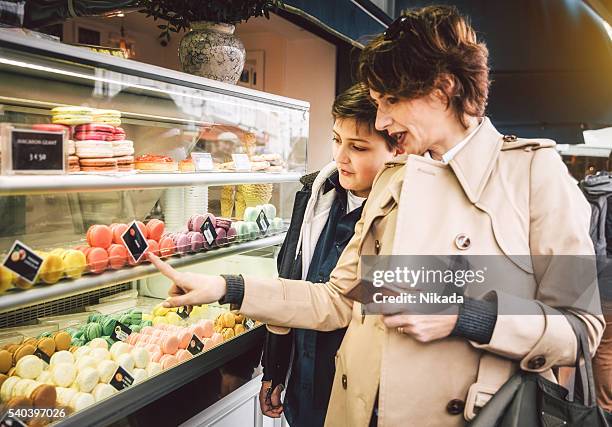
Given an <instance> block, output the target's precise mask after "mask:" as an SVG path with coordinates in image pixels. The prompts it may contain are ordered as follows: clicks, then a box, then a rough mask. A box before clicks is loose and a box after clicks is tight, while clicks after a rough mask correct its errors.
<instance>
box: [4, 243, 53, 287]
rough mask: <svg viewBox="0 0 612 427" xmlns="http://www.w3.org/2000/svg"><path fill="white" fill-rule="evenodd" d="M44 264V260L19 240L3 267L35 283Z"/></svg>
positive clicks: (5, 259)
mask: <svg viewBox="0 0 612 427" xmlns="http://www.w3.org/2000/svg"><path fill="white" fill-rule="evenodd" d="M42 263H43V259H42V258H41V257H39V256H38V255H36V253H34V251H33V250H32V249H30V248H28V247H27V246H26V245H24V244H23V243H21V242H20V241H19V240H15V243H13V247H12V248H11V250H10V251H9V253H8V255H7V256H6V258H4V262H3V263H2V265H3V266H5V267H6V268H8V269H9V270H11V271H12V272H13V273H15V274H17V275H18V276H19V277H21V278H22V279H24V280H25V281H27V282H28V283H34V281H35V280H36V276H37V275H38V272H39V271H40V267H41V266H42Z"/></svg>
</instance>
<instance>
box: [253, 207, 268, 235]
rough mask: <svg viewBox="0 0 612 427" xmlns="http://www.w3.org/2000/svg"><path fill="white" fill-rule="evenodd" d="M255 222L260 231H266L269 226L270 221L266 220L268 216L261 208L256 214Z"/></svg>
mask: <svg viewBox="0 0 612 427" xmlns="http://www.w3.org/2000/svg"><path fill="white" fill-rule="evenodd" d="M255 222H257V226H258V227H259V230H260V231H261V232H262V233H265V232H266V231H268V228H270V221H268V217H267V216H266V213H265V212H264V211H263V209H262V210H261V212H259V215H258V216H257V220H256V221H255Z"/></svg>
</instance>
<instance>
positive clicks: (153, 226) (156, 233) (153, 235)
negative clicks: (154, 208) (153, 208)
mask: <svg viewBox="0 0 612 427" xmlns="http://www.w3.org/2000/svg"><path fill="white" fill-rule="evenodd" d="M164 228H165V227H164V222H163V221H160V220H159V219H155V218H154V219H151V220H149V221H148V222H147V224H146V229H147V233H148V236H149V239H153V240H155V241H157V242H159V239H161V236H162V234H164Z"/></svg>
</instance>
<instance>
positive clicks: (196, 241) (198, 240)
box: [187, 231, 204, 252]
mask: <svg viewBox="0 0 612 427" xmlns="http://www.w3.org/2000/svg"><path fill="white" fill-rule="evenodd" d="M187 237H189V239H190V240H191V247H190V250H191V252H198V251H201V250H202V245H203V244H204V236H203V235H202V233H199V232H197V231H190V232H189V233H187Z"/></svg>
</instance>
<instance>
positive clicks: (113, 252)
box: [107, 243, 128, 270]
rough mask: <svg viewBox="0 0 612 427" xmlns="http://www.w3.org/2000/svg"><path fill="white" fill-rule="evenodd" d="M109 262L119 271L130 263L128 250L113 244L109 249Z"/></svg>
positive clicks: (120, 245)
mask: <svg viewBox="0 0 612 427" xmlns="http://www.w3.org/2000/svg"><path fill="white" fill-rule="evenodd" d="M107 251H108V262H109V265H110V267H111V268H112V269H114V270H119V269H120V268H122V267H123V266H125V264H127V261H128V251H127V248H126V247H125V246H124V245H122V244H117V243H113V244H112V245H110V247H109V248H108V250H107Z"/></svg>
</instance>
